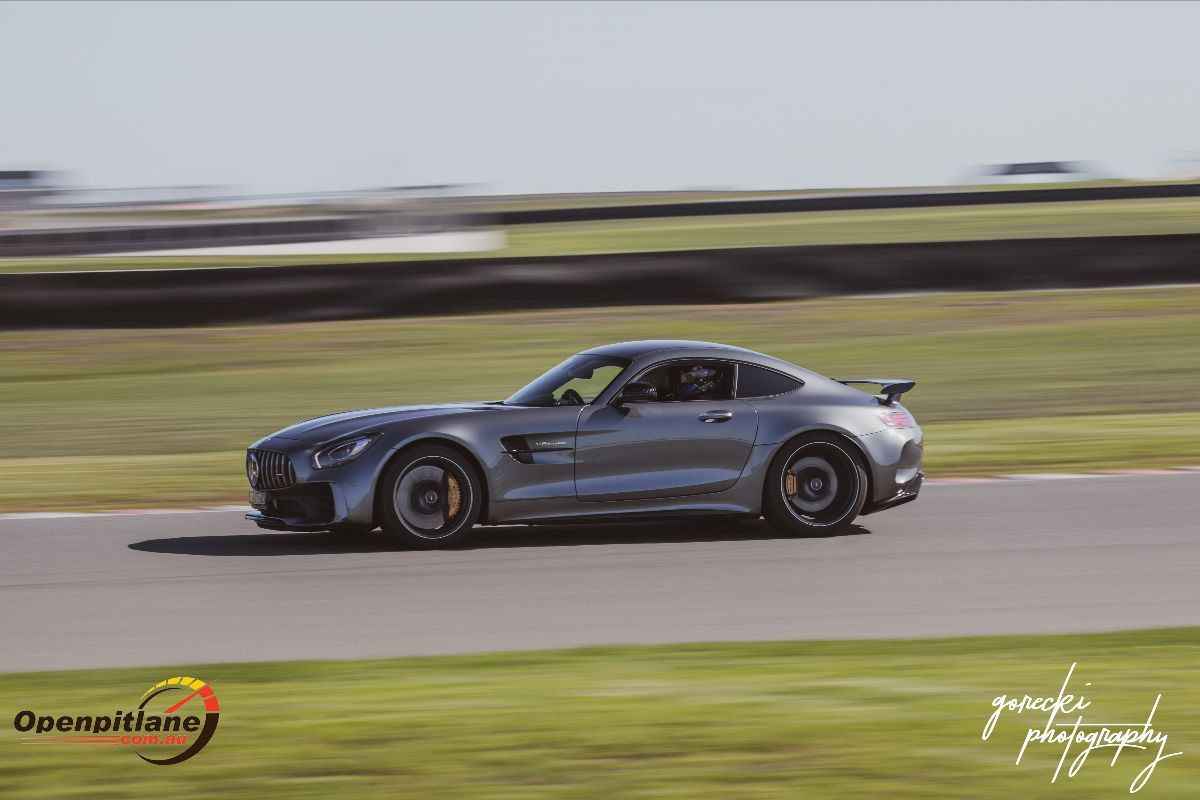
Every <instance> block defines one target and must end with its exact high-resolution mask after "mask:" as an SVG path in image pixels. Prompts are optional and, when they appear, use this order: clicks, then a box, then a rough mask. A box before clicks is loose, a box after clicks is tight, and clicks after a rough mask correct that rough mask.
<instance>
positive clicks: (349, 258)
mask: <svg viewBox="0 0 1200 800" xmlns="http://www.w3.org/2000/svg"><path fill="white" fill-rule="evenodd" d="M1169 233H1200V198H1184V199H1169V200H1102V201H1089V202H1077V203H1033V204H1024V205H993V206H965V207H960V208H914V209H883V210H877V211H816V212H805V213H791V214H740V215H727V216H714V217H672V218H666V219H646V220H615V221H611V222H578V223H556V224H546V225H519V226H513V227H510V228H508V229H507V236H508V246H507V247H506V248H505V249H503V250H498V251H487V252H475V253H446V254H434V255H430V254H422V253H415V254H388V255H362V254H344V255H336V256H331V255H318V256H173V257H163V258H131V257H112V258H59V257H55V258H42V259H29V258H25V259H0V272H31V271H78V270H91V269H149V268H180V267H218V266H287V265H294V264H321V263H372V262H382V261H412V260H430V259H442V260H444V259H462V258H481V257H495V256H504V257H508V258H525V257H530V256H554V255H572V254H588V253H628V252H658V251H668V250H687V249H696V248H703V249H707V248H738V247H775V246H792V245H820V244H860V243H888V242H924V241H967V240H978V239H1013V238H1054V237H1067V236H1121V235H1128V236H1149V235H1155V234H1169Z"/></svg>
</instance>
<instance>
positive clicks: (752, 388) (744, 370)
mask: <svg viewBox="0 0 1200 800" xmlns="http://www.w3.org/2000/svg"><path fill="white" fill-rule="evenodd" d="M802 385H803V384H801V382H800V381H798V380H796V379H795V378H789V377H788V376H787V375H783V374H781V373H778V372H775V371H774V370H770V369H764V368H763V367H755V366H753V365H751V364H739V365H738V378H737V396H738V397H739V398H745V397H773V396H774V395H777V394H787V393H788V392H794V391H796V390H797V389H799V388H800V387H801V386H802Z"/></svg>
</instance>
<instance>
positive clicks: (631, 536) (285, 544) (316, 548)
mask: <svg viewBox="0 0 1200 800" xmlns="http://www.w3.org/2000/svg"><path fill="white" fill-rule="evenodd" d="M870 533H871V531H870V529H868V528H864V527H863V526H861V525H851V526H850V527H849V528H847V529H846V530H843V531H840V532H838V533H836V534H831V535H830V536H826V537H820V538H834V537H841V536H862V535H867V534H870ZM790 538H793V537H790V536H788V535H786V534H783V533H780V532H779V531H777V530H775V529H774V528H772V527H771V526H770V525H768V524H767V523H766V522H765V521H763V520H754V521H752V522H724V523H721V524H719V525H718V524H714V523H711V522H708V523H689V524H686V525H681V524H679V523H659V524H626V525H537V526H529V527H510V526H504V527H496V528H488V527H482V528H477V529H476V530H474V531H472V533H471V537H470V538H469V539H468V540H467V541H465V542H463V543H462V544H459V545H455V546H453V547H448V548H446V550H448V551H463V550H497V549H511V548H516V547H571V546H577V545H606V544H684V543H688V542H741V541H746V542H748V541H762V540H768V539H790ZM129 549H130V550H140V551H142V552H147V553H170V554H174V555H192V556H294V555H339V554H345V553H377V552H387V551H395V552H401V553H402V552H405V551H404V550H403V549H402V548H400V547H398V546H396V545H394V544H392V542H391V541H389V540H388V539H387V537H385V536H384V535H383V534H382V533H380V532H379V531H375V532H374V533H368V534H361V533H360V534H350V533H235V534H226V535H221V536H178V537H174V538H164V539H146V540H144V541H141V542H133V543H132V544H130V545H129Z"/></svg>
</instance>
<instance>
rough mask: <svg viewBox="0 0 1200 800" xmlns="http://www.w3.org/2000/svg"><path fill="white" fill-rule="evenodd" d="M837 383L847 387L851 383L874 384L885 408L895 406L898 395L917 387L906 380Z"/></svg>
mask: <svg viewBox="0 0 1200 800" xmlns="http://www.w3.org/2000/svg"><path fill="white" fill-rule="evenodd" d="M838 383H844V384H846V385H847V386H849V385H851V384H853V383H871V384H875V385H877V386H879V393H880V394H881V395H883V397H881V398H879V402H880V403H883V404H884V405H885V406H891V405H895V404H896V400H897V399H898V398H899V397H900V395H902V394H904V393H905V392H907V391H908V390H910V389H912V388H913V387H914V386H916V385H917V382H916V381H910V380H908V379H907V378H847V379H846V380H844V381H838Z"/></svg>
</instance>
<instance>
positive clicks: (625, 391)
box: [617, 381, 658, 405]
mask: <svg viewBox="0 0 1200 800" xmlns="http://www.w3.org/2000/svg"><path fill="white" fill-rule="evenodd" d="M657 399H658V389H655V388H654V384H653V383H644V382H642V381H630V382H629V383H627V384H625V386H624V387H623V388H622V389H621V393H620V394H619V395H617V404H618V405H619V404H621V403H653V402H654V401H655V400H657Z"/></svg>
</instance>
